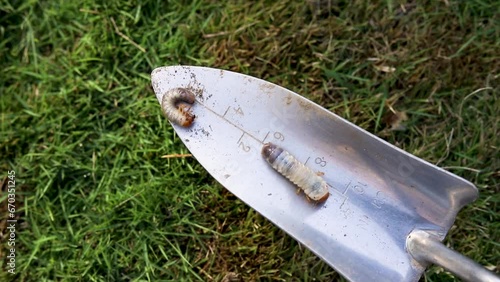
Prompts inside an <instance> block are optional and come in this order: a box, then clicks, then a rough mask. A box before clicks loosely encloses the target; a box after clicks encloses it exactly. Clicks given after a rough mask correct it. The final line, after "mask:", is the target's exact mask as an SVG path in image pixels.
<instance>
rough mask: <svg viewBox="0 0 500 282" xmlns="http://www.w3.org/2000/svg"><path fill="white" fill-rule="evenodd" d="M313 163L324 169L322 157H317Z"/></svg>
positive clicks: (324, 164)
mask: <svg viewBox="0 0 500 282" xmlns="http://www.w3.org/2000/svg"><path fill="white" fill-rule="evenodd" d="M314 163H316V164H318V165H319V166H321V167H325V166H326V161H325V158H324V157H317V158H316V159H315V160H314Z"/></svg>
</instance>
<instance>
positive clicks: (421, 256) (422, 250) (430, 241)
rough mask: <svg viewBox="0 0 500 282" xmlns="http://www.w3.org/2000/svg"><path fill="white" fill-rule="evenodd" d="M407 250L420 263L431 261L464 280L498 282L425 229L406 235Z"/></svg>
mask: <svg viewBox="0 0 500 282" xmlns="http://www.w3.org/2000/svg"><path fill="white" fill-rule="evenodd" d="M407 247H408V251H409V252H410V253H411V255H412V256H413V257H414V258H415V259H416V260H417V261H418V262H420V263H433V264H437V265H440V266H442V267H443V268H445V269H447V270H449V271H450V272H452V273H454V274H455V275H456V276H458V277H460V278H462V279H464V280H466V281H478V282H486V281H487V282H500V278H499V277H498V276H496V275H495V274H494V273H493V272H491V271H489V270H487V269H485V268H484V267H483V266H481V265H479V264H477V263H476V262H474V261H473V260H471V259H469V258H467V257H465V256H463V255H462V254H460V253H458V252H456V251H453V250H451V249H449V248H447V247H446V246H444V245H443V244H442V243H441V241H440V240H439V239H438V238H437V237H436V236H433V235H431V234H429V233H428V232H426V231H422V230H418V231H413V232H412V233H411V234H410V236H408V241H407Z"/></svg>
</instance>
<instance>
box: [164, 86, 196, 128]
mask: <svg viewBox="0 0 500 282" xmlns="http://www.w3.org/2000/svg"><path fill="white" fill-rule="evenodd" d="M194 101H195V96H194V94H193V93H192V92H191V91H189V90H188V89H186V88H174V89H170V90H169V91H167V92H166V93H165V94H163V98H162V99H161V108H162V109H163V113H164V114H165V116H166V117H167V118H168V119H169V120H170V121H172V122H174V123H176V124H178V125H181V126H184V127H188V126H190V125H191V124H192V123H193V121H194V118H195V117H196V116H195V115H193V114H192V113H191V112H190V111H189V110H190V109H191V106H190V105H192V104H193V103H194ZM187 104H189V105H187Z"/></svg>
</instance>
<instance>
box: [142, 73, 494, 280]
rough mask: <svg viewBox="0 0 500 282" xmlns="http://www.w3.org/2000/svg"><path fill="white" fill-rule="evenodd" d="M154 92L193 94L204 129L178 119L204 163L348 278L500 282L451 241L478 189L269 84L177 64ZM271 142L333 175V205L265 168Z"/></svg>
mask: <svg viewBox="0 0 500 282" xmlns="http://www.w3.org/2000/svg"><path fill="white" fill-rule="evenodd" d="M152 85H153V89H154V92H155V93H156V97H157V98H158V101H159V102H160V104H161V101H162V97H163V95H164V94H165V93H166V92H167V91H168V90H170V89H173V88H177V87H181V88H186V89H188V90H189V91H191V92H192V93H194V94H195V95H196V101H195V103H194V104H193V105H192V108H191V111H192V112H193V114H195V115H196V118H195V120H194V122H193V124H192V125H191V126H189V127H182V126H178V125H176V124H173V127H174V129H175V131H176V132H177V134H178V136H179V137H180V138H181V139H182V141H183V142H184V144H185V145H186V146H187V148H188V149H189V150H190V151H191V153H192V154H193V156H194V157H195V158H196V159H197V160H198V161H199V162H200V164H201V165H202V166H203V167H204V168H205V169H206V170H207V171H208V172H209V173H210V174H211V175H212V176H213V177H214V178H215V179H216V180H217V181H219V182H220V183H221V184H222V185H223V186H224V187H226V188H227V189H228V190H229V191H231V192H232V193H233V194H235V195H236V196H237V197H239V198H240V199H241V200H242V201H244V202H245V203H246V204H248V205H249V206H250V207H252V208H253V209H255V210H256V211H258V212H259V213H260V214H262V215H263V216H264V217H266V218H267V219H269V220H270V221H272V222H273V223H274V224H276V225H277V226H278V227H280V228H281V229H283V230H284V231H286V232H287V233H288V234H290V235H291V236H292V237H294V238H295V239H296V240H298V241H299V242H301V243H302V244H303V245H305V246H307V247H308V248H309V249H311V251H313V252H314V253H315V254H316V255H318V256H319V257H320V258H321V259H323V260H324V261H326V262H327V263H328V264H329V265H331V266H332V267H333V268H335V269H336V270H337V271H338V272H339V273H341V274H342V275H343V276H344V277H346V278H347V279H349V280H351V281H418V280H419V278H420V276H421V275H422V273H423V271H424V270H425V268H426V267H427V266H428V265H429V264H430V263H434V264H438V265H441V266H443V267H444V268H446V269H448V270H449V271H451V272H453V273H455V274H456V275H457V276H458V277H461V278H463V279H465V280H470V281H500V279H499V278H498V277H497V276H496V275H495V274H493V273H492V272H490V271H488V270H486V269H485V268H483V267H482V266H480V265H478V264H477V263H475V262H474V261H472V260H470V259H468V258H466V257H464V256H462V255H460V254H459V253H457V252H455V251H452V250H450V249H448V248H446V247H445V246H444V245H442V244H441V241H442V240H443V239H444V238H445V236H446V233H447V232H448V230H449V229H450V227H451V226H452V224H453V221H454V219H455V217H456V215H457V212H458V211H459V210H460V209H461V208H462V207H463V206H464V205H467V204H469V203H471V202H472V201H474V200H475V199H476V197H477V195H478V191H477V189H476V187H475V186H474V185H473V184H471V183H470V182H468V181H466V180H464V179H462V178H460V177H458V176H456V175H454V174H451V173H449V172H447V171H445V170H443V169H441V168H438V167H436V166H434V165H432V164H429V163H427V162H425V161H423V160H421V159H419V158H417V157H415V156H413V155H411V154H408V153H407V152H405V151H403V150H401V149H399V148H397V147H395V146H393V145H391V144H389V143H387V142H385V141H383V140H381V139H380V138H378V137H376V136H374V135H372V134H370V133H368V132H366V131H364V130H363V129H361V128H359V127H357V126H356V125H354V124H352V123H350V122H348V121H346V120H344V119H342V118H340V117H338V116H337V115H335V114H333V113H331V112H329V111H327V110H326V109H324V108H322V107H320V106H318V105H317V104H315V103H313V102H311V101H309V100H307V99H305V98H303V97H301V96H299V95H297V94H296V93H294V92H292V91H290V90H287V89H285V88H283V87H280V86H277V85H275V84H272V83H269V82H267V81H264V80H261V79H257V78H254V77H250V76H247V75H242V74H238V73H234V72H230V71H224V70H219V69H212V68H204V67H191V66H172V67H161V68H157V69H155V70H154V71H153V72H152ZM268 142H272V143H274V144H276V145H278V146H280V147H282V148H283V149H284V150H286V151H288V152H289V153H290V154H292V155H294V156H295V158H296V159H297V160H298V161H300V162H302V163H304V164H305V165H306V166H307V167H309V168H310V169H312V170H313V171H316V172H318V173H320V174H321V175H322V177H323V179H324V180H325V181H326V182H327V183H328V186H329V193H330V196H329V198H328V199H327V200H326V202H324V203H322V204H314V203H311V202H308V201H307V200H306V199H305V197H304V196H303V195H298V194H296V189H295V187H294V185H293V184H292V183H291V182H290V181H288V180H287V179H286V178H285V177H283V176H281V175H280V174H279V173H277V172H276V171H275V170H274V169H273V168H272V167H271V166H269V165H268V164H267V163H266V161H265V160H264V159H263V157H262V155H261V149H262V146H263V145H264V144H265V143H268Z"/></svg>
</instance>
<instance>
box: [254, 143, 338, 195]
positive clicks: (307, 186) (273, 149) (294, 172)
mask: <svg viewBox="0 0 500 282" xmlns="http://www.w3.org/2000/svg"><path fill="white" fill-rule="evenodd" d="M262 156H264V158H265V159H266V161H267V162H268V163H269V164H270V165H271V166H272V167H273V168H274V169H275V170H276V171H277V172H279V173H280V174H281V175H283V176H285V177H286V178H288V180H290V181H291V182H292V183H293V184H295V185H297V186H298V187H299V188H300V189H302V191H304V194H305V195H306V196H307V197H308V198H309V199H311V200H312V201H315V202H323V201H326V199H328V196H330V193H328V185H327V184H326V182H325V180H323V178H321V177H320V176H318V175H317V174H316V173H314V172H313V171H312V170H311V169H310V168H308V167H306V166H305V165H304V164H302V163H301V162H299V161H298V160H297V159H296V158H295V157H294V156H292V155H291V154H290V153H288V152H287V151H285V150H283V149H282V148H280V147H278V146H276V145H274V144H272V143H266V144H264V147H262Z"/></svg>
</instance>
